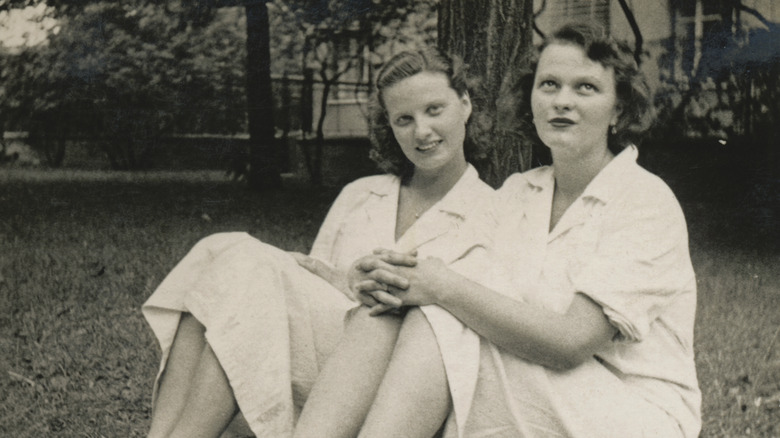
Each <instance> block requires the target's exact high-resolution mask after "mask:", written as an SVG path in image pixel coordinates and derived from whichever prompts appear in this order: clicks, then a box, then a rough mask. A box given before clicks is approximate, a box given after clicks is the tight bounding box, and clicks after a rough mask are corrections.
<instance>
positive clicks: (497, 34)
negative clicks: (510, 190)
mask: <svg viewBox="0 0 780 438" xmlns="http://www.w3.org/2000/svg"><path fill="white" fill-rule="evenodd" d="M438 34H439V47H440V48H441V49H442V50H443V51H445V52H446V53H449V54H451V55H457V56H460V57H461V58H463V60H464V61H465V62H466V64H467V65H468V66H469V72H470V74H471V75H472V76H476V77H478V78H479V79H480V80H481V84H480V86H479V88H478V89H477V90H475V93H481V95H480V96H472V100H474V101H475V102H476V103H477V107H478V110H479V111H481V112H483V113H484V114H486V115H487V116H488V119H489V120H492V121H493V124H492V130H491V139H490V141H491V142H492V143H493V148H492V149H491V150H490V152H489V156H488V160H487V163H485V164H484V165H483V166H481V167H482V168H481V169H480V174H481V176H482V178H483V179H485V180H486V181H487V182H488V183H489V184H491V185H493V186H498V185H500V184H501V183H502V182H503V180H504V179H505V178H506V177H507V176H508V175H509V174H511V173H512V172H516V171H521V170H526V169H528V168H530V166H531V145H530V144H528V143H527V142H525V141H523V137H522V134H521V133H520V130H519V129H520V128H519V125H518V114H517V110H518V108H519V99H520V98H521V97H520V96H519V95H517V93H516V91H515V87H516V83H517V81H516V73H517V72H518V71H520V68H521V66H522V63H523V58H524V55H525V54H526V53H527V51H528V50H529V49H530V48H531V47H532V44H533V0H442V1H441V4H440V6H439V21H438Z"/></svg>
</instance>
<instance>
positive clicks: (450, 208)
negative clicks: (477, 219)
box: [433, 163, 487, 219]
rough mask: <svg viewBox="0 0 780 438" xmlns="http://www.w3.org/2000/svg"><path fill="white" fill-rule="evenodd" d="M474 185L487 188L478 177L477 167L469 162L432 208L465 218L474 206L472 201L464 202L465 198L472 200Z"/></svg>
mask: <svg viewBox="0 0 780 438" xmlns="http://www.w3.org/2000/svg"><path fill="white" fill-rule="evenodd" d="M475 186H484V187H485V188H487V185H486V184H485V183H484V182H482V181H481V180H480V179H479V173H477V169H475V168H474V166H472V165H471V164H470V163H469V164H468V167H466V171H465V172H463V175H461V177H460V179H459V180H458V182H456V183H455V185H454V186H452V188H451V189H450V191H449V192H448V193H447V194H446V195H444V197H443V198H442V199H441V200H439V202H438V203H437V204H436V205H434V207H433V208H435V209H437V210H438V211H441V212H443V213H448V214H451V215H454V216H457V217H459V218H460V219H465V218H466V217H467V216H468V213H469V212H470V211H474V209H475V208H476V206H475V205H473V204H472V203H470V202H466V200H470V201H473V200H474V188H475ZM480 210H481V209H480Z"/></svg>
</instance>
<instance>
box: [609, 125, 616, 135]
mask: <svg viewBox="0 0 780 438" xmlns="http://www.w3.org/2000/svg"><path fill="white" fill-rule="evenodd" d="M609 132H611V133H612V135H615V134H617V127H616V126H615V125H611V126H610V130H609Z"/></svg>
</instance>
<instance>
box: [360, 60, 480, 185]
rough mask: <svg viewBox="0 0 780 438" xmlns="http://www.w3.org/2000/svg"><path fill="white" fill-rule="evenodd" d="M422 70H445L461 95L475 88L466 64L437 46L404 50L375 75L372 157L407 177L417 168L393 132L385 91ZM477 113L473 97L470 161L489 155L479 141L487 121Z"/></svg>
mask: <svg viewBox="0 0 780 438" xmlns="http://www.w3.org/2000/svg"><path fill="white" fill-rule="evenodd" d="M423 72H431V73H443V74H444V75H445V76H447V78H448V79H449V85H450V87H451V88H452V89H453V90H455V92H456V93H458V96H463V95H464V94H465V93H467V92H468V91H469V89H470V88H473V87H472V86H470V80H469V78H468V77H467V73H466V66H465V65H464V64H463V63H462V62H461V61H460V59H458V58H454V59H453V58H450V57H449V56H447V55H445V54H444V53H442V52H441V51H440V50H438V49H434V48H428V49H423V50H417V51H407V52H402V53H399V54H397V55H395V56H394V57H392V58H391V59H390V60H389V61H387V63H386V64H385V65H384V66H383V67H382V69H381V70H380V71H379V74H378V75H377V77H376V89H375V91H374V96H373V99H372V102H371V107H370V114H369V136H370V139H371V151H370V153H369V157H370V158H371V160H373V161H374V162H375V163H376V165H377V166H378V167H379V168H380V169H382V170H383V171H385V172H387V173H392V174H394V175H400V176H403V177H408V176H411V174H412V172H413V171H414V165H413V164H412V162H411V161H409V159H408V158H406V156H405V155H404V154H403V151H402V150H401V146H400V145H399V144H398V141H396V139H395V136H394V135H393V129H392V127H391V126H390V121H389V120H388V118H387V111H386V108H385V102H384V100H383V95H382V93H383V91H384V90H385V89H386V88H387V87H390V86H393V85H395V84H397V83H399V82H401V81H402V80H404V79H406V78H409V77H412V76H414V75H416V74H418V73H423ZM476 112H477V108H474V101H473V99H472V112H471V117H470V118H469V120H468V122H467V123H466V138H465V140H464V144H463V151H464V154H465V156H466V160H467V161H469V162H471V163H474V162H475V161H479V160H483V159H484V158H485V157H486V156H487V154H486V146H484V145H482V144H480V142H479V141H477V139H479V138H484V136H483V135H480V132H482V131H483V130H484V129H486V128H485V127H484V126H483V125H485V123H484V122H482V123H481V122H479V120H481V119H482V116H481V115H475V113H476Z"/></svg>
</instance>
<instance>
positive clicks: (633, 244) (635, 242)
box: [571, 189, 695, 342]
mask: <svg viewBox="0 0 780 438" xmlns="http://www.w3.org/2000/svg"><path fill="white" fill-rule="evenodd" d="M651 192H652V191H651ZM602 217H603V220H601V221H599V225H598V228H599V230H598V232H597V234H596V235H597V242H596V245H595V250H594V251H593V253H588V254H581V255H578V257H582V258H583V259H582V260H580V263H579V264H580V266H581V269H578V270H577V271H576V272H575V273H574V274H573V275H572V278H571V281H572V284H573V286H574V288H575V290H576V291H577V292H580V293H583V294H585V295H587V296H589V297H590V298H591V299H593V300H594V301H596V302H597V303H598V304H599V305H601V306H602V307H603V310H604V314H605V315H606V316H607V318H608V319H609V321H610V322H611V323H612V324H613V325H614V326H615V327H616V328H617V329H618V331H619V333H618V336H617V340H623V341H627V342H639V341H641V340H642V339H643V338H644V337H645V336H646V335H647V333H648V332H649V331H650V326H651V324H652V323H653V321H654V320H655V319H656V318H657V317H658V316H659V315H660V314H661V313H663V312H664V310H665V309H666V308H667V307H668V306H670V305H673V303H674V301H675V299H676V298H677V297H678V296H679V295H681V294H684V293H687V292H690V291H691V290H692V289H694V291H695V279H694V275H693V268H692V267H691V262H690V256H689V253H688V233H687V229H686V226H685V220H684V218H683V215H682V211H681V210H680V207H679V204H678V203H677V201H676V199H674V197H673V195H672V194H671V192H670V191H668V189H667V190H666V191H664V190H660V191H658V193H650V194H647V193H643V194H641V195H638V196H637V197H636V198H633V199H630V200H624V202H622V203H620V202H618V203H616V205H610V206H609V207H605V208H604V210H603V215H602Z"/></svg>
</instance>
